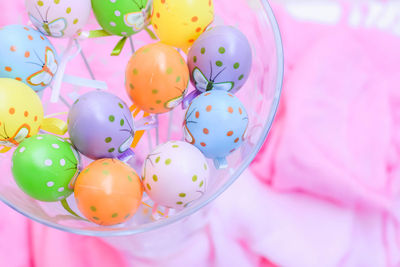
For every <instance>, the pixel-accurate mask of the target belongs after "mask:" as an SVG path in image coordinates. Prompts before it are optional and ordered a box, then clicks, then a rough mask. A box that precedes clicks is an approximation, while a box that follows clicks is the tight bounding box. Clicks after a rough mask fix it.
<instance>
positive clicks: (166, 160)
mask: <svg viewBox="0 0 400 267" xmlns="http://www.w3.org/2000/svg"><path fill="white" fill-rule="evenodd" d="M208 179H209V167H208V164H207V161H206V159H205V157H204V156H203V154H202V153H201V152H200V150H198V149H197V148H196V147H195V146H193V145H191V144H188V143H186V142H181V141H170V142H167V143H165V144H162V145H160V146H158V147H157V148H156V149H155V150H154V151H152V152H151V153H150V154H149V155H148V156H147V158H146V160H145V162H144V166H143V173H142V182H143V185H144V188H145V190H146V193H147V194H148V195H149V197H150V198H151V199H152V200H153V201H154V202H155V203H156V204H158V205H162V206H165V207H168V208H174V209H182V208H185V207H187V206H188V205H190V204H191V203H192V202H194V201H195V200H197V199H198V198H200V197H201V196H202V195H203V194H204V193H205V192H206V188H207V184H208Z"/></svg>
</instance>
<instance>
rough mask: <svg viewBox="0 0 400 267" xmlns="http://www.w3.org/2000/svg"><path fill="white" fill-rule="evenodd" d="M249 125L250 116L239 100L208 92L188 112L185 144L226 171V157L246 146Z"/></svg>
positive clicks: (217, 92)
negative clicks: (244, 143)
mask: <svg viewBox="0 0 400 267" xmlns="http://www.w3.org/2000/svg"><path fill="white" fill-rule="evenodd" d="M248 122H249V119H248V116H247V112H246V110H245V108H244V106H243V104H242V103H241V102H240V100H239V99H238V98H237V97H236V96H234V95H232V94H231V93H228V92H226V91H219V90H216V91H209V92H205V93H203V94H201V95H199V96H198V97H196V98H195V99H194V100H193V102H192V103H191V105H190V106H189V108H188V110H187V112H186V115H185V121H184V136H185V140H186V141H187V142H189V143H191V144H193V145H195V146H196V147H197V148H198V149H200V151H201V152H203V154H204V155H205V156H206V157H207V158H211V159H214V164H215V166H216V168H218V169H222V168H226V167H227V161H226V157H227V156H228V155H229V154H230V153H232V152H233V151H235V150H236V149H237V148H238V147H240V145H241V144H242V142H243V136H244V134H245V132H246V129H247V126H248Z"/></svg>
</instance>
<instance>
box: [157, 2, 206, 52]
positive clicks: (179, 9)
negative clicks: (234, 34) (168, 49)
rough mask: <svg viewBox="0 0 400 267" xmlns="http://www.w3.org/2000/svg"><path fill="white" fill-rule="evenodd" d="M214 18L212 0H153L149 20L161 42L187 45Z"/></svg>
mask: <svg viewBox="0 0 400 267" xmlns="http://www.w3.org/2000/svg"><path fill="white" fill-rule="evenodd" d="M213 20H214V4H213V1H212V0H201V1H193V0H154V3H153V15H152V18H151V22H152V24H153V27H154V30H155V31H156V33H157V35H158V37H159V38H160V40H161V42H163V43H165V44H168V45H172V46H175V47H179V48H181V49H182V50H183V51H185V52H187V51H188V49H189V47H190V46H192V45H193V43H194V41H196V39H197V38H198V37H199V36H200V34H201V33H202V32H204V31H205V30H206V28H207V27H208V26H209V25H210V24H211V23H212V21H213Z"/></svg>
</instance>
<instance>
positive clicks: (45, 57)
mask: <svg viewBox="0 0 400 267" xmlns="http://www.w3.org/2000/svg"><path fill="white" fill-rule="evenodd" d="M0 58H1V61H0V78H11V79H15V80H18V81H22V82H24V83H25V84H27V85H28V86H30V87H31V88H32V89H33V90H35V91H36V92H38V91H41V90H43V89H44V88H46V87H47V86H48V85H50V83H51V82H52V80H53V77H54V75H55V74H56V72H57V69H58V64H59V57H58V55H57V51H56V50H55V48H54V46H53V45H52V44H51V43H50V41H49V40H48V39H47V38H46V36H44V35H43V34H42V33H40V32H38V31H36V30H34V29H32V28H31V27H28V26H23V25H8V26H4V27H2V28H0Z"/></svg>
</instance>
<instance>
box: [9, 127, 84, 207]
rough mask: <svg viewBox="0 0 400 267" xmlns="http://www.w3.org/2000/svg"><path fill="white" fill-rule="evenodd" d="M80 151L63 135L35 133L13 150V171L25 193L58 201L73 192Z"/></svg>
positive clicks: (16, 180)
mask: <svg viewBox="0 0 400 267" xmlns="http://www.w3.org/2000/svg"><path fill="white" fill-rule="evenodd" d="M78 165H79V155H78V153H77V152H76V151H75V150H74V148H73V147H72V145H71V144H70V143H68V142H67V141H66V140H65V139H62V138H59V137H56V136H53V135H35V136H32V137H30V138H27V139H25V140H24V141H23V142H22V143H21V144H20V145H19V147H18V148H17V149H16V150H15V151H14V154H13V157H12V173H13V176H14V180H15V182H16V183H17V185H18V186H19V187H20V188H21V189H22V191H24V192H25V193H26V194H28V195H29V196H31V197H32V198H34V199H37V200H41V201H47V202H52V201H58V200H62V199H65V198H66V197H68V196H69V195H71V194H72V190H71V181H73V179H74V178H75V177H76V176H77V175H78Z"/></svg>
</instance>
